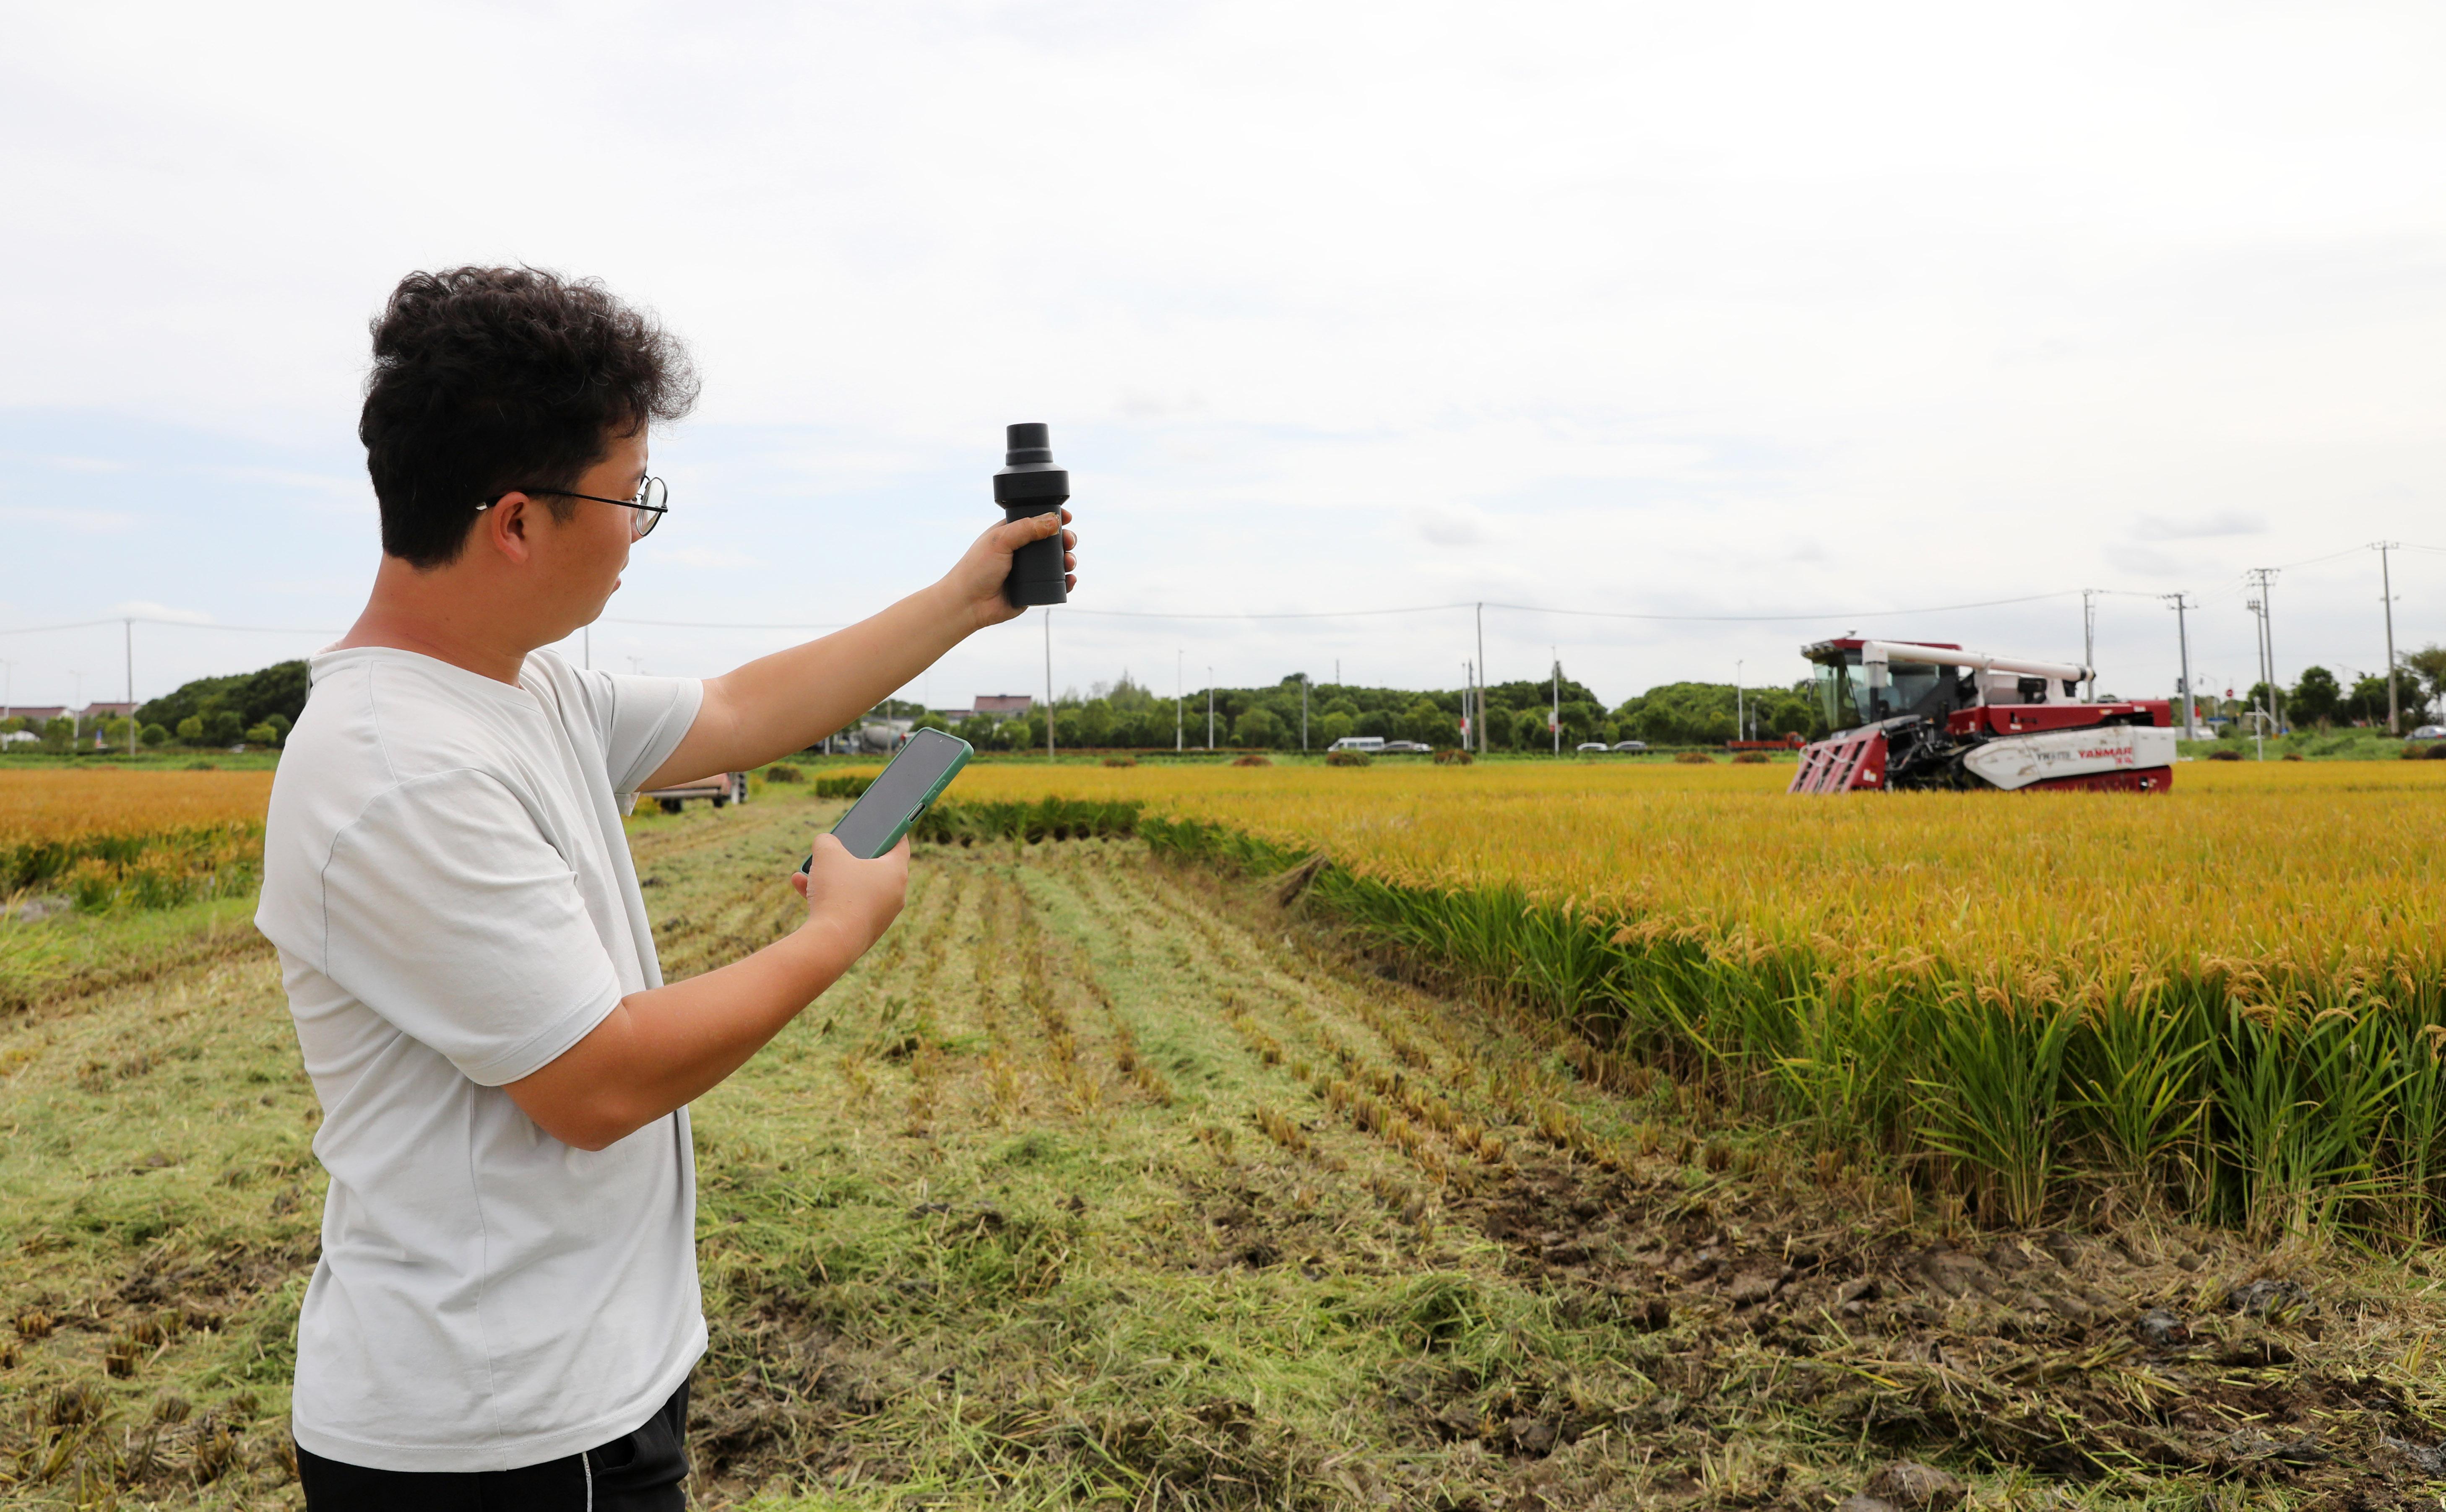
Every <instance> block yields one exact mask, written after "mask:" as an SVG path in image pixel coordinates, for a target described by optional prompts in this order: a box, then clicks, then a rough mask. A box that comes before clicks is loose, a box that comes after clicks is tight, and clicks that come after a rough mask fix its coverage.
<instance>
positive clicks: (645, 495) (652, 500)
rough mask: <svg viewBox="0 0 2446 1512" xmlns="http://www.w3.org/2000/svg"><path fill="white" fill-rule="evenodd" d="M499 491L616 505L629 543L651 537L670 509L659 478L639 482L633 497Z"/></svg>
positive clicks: (479, 509) (482, 507)
mask: <svg viewBox="0 0 2446 1512" xmlns="http://www.w3.org/2000/svg"><path fill="white" fill-rule="evenodd" d="M503 492H504V493H505V494H535V495H551V496H552V497H554V498H582V499H584V500H586V501H587V502H588V503H590V504H617V505H619V506H620V507H621V508H622V509H625V510H629V511H630V512H631V513H630V517H629V538H630V540H632V541H642V540H644V539H645V538H646V537H647V536H649V535H651V534H653V533H654V527H655V526H657V525H660V524H661V523H662V522H663V516H664V515H665V514H666V513H669V511H670V506H669V505H668V504H666V503H664V502H663V500H665V499H667V498H668V497H669V496H670V490H669V489H668V488H665V487H664V486H663V480H662V479H661V478H659V477H649V478H647V479H646V480H645V481H643V482H641V483H639V484H638V485H637V496H636V497H635V498H605V497H603V496H602V495H599V494H574V493H572V492H570V491H569V490H568V489H565V488H514V489H506V490H504V491H503ZM500 501H501V500H500V498H499V496H496V497H493V498H488V499H486V500H485V501H484V502H483V503H481V504H479V505H477V506H476V513H479V514H481V513H484V512H485V511H486V510H488V509H491V508H492V507H493V506H494V505H496V504H499V502H500Z"/></svg>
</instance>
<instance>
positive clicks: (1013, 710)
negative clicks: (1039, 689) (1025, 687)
mask: <svg viewBox="0 0 2446 1512" xmlns="http://www.w3.org/2000/svg"><path fill="white" fill-rule="evenodd" d="M1035 707H1036V700H1035V698H1034V697H1033V696H1032V695H1029V694H1025V693H980V694H978V695H977V706H976V708H975V709H974V710H972V711H971V712H972V713H975V714H982V715H984V716H985V717H986V718H987V719H992V720H995V721H997V722H999V721H1001V720H1004V719H1025V718H1027V711H1028V710H1030V709H1033V708H1035Z"/></svg>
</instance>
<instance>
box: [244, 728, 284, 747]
mask: <svg viewBox="0 0 2446 1512" xmlns="http://www.w3.org/2000/svg"><path fill="white" fill-rule="evenodd" d="M246 743H247V744H249V745H278V744H279V743H280V732H279V731H277V730H275V729H273V727H272V726H271V725H269V724H258V725H255V726H254V727H253V728H252V729H249V730H248V731H247V732H246Z"/></svg>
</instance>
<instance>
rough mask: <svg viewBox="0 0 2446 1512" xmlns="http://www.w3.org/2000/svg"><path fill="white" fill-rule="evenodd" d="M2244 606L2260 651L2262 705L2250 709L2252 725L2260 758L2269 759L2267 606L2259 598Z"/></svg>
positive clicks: (2255, 648)
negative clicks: (2255, 732) (2247, 611)
mask: <svg viewBox="0 0 2446 1512" xmlns="http://www.w3.org/2000/svg"><path fill="white" fill-rule="evenodd" d="M2243 607H2245V608H2248V610H2250V617H2251V620H2252V622H2253V623H2252V625H2251V639H2252V641H2253V643H2254V644H2253V646H2252V649H2254V650H2256V651H2257V652H2258V653H2259V687H2260V705H2261V706H2259V707H2254V708H2253V709H2252V710H2251V711H2250V727H2251V728H2252V729H2253V730H2256V731H2257V732H2259V759H2260V760H2262V761H2265V760H2267V721H2268V719H2271V718H2272V716H2271V715H2269V713H2268V712H2267V708H2266V707H2265V705H2266V704H2267V700H2268V698H2269V697H2270V692H2271V690H2270V688H2269V685H2268V680H2267V606H2266V605H2264V604H2262V603H2261V602H2260V601H2259V600H2257V599H2246V600H2244V601H2243Z"/></svg>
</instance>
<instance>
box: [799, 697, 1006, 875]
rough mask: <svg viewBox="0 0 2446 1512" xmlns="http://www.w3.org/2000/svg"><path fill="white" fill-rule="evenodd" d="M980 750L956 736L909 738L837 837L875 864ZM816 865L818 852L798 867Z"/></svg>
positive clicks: (844, 819)
mask: <svg viewBox="0 0 2446 1512" xmlns="http://www.w3.org/2000/svg"><path fill="white" fill-rule="evenodd" d="M976 754H977V753H976V748H975V747H974V746H971V745H969V742H967V741H966V740H963V739H961V738H960V737H958V736H955V735H945V734H944V733H943V732H942V731H940V730H920V731H918V732H917V733H916V734H915V735H913V736H911V737H909V743H908V744H907V745H904V746H902V747H901V748H900V752H899V754H898V755H897V756H894V757H893V758H892V761H891V764H890V765H888V766H886V767H885V768H884V769H883V775H880V776H878V777H876V778H875V781H874V783H873V784H872V785H870V786H869V787H868V788H867V790H866V793H864V795H862V796H861V797H860V798H859V799H858V800H857V802H856V803H855V804H853V805H851V806H850V811H849V812H847V813H844V814H842V815H841V817H840V823H838V824H837V825H834V826H833V835H834V837H835V838H836V839H837V840H839V841H840V843H841V844H842V845H843V846H845V847H847V848H848V849H849V853H850V854H851V855H854V856H856V857H857V858H858V859H859V860H861V861H872V860H874V859H875V857H877V856H879V855H881V854H883V853H884V852H885V851H887V850H889V849H892V848H893V847H894V846H896V845H898V844H899V843H900V837H901V836H902V835H905V834H907V833H908V832H909V827H910V826H911V825H913V824H915V823H916V822H917V819H918V816H919V815H921V814H923V813H924V812H926V811H927V810H929V809H931V808H932V807H933V806H934V800H935V799H936V798H939V797H941V796H942V795H943V790H944V789H945V788H948V787H950V785H951V779H952V778H953V777H956V776H958V775H960V769H961V768H962V767H964V766H967V765H968V764H969V757H970V756H974V755H976ZM815 864H816V853H815V852H814V851H812V850H810V851H808V852H807V859H806V860H804V861H801V862H800V863H799V869H800V871H804V870H806V869H807V868H809V867H812V866H814V865H815Z"/></svg>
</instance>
